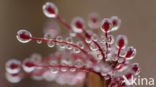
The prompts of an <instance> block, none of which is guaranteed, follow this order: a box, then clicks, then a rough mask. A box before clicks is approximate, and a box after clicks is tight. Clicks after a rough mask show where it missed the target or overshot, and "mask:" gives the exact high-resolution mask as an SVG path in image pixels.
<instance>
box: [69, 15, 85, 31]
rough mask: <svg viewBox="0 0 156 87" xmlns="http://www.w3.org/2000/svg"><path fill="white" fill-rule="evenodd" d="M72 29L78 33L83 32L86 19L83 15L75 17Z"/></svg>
mask: <svg viewBox="0 0 156 87" xmlns="http://www.w3.org/2000/svg"><path fill="white" fill-rule="evenodd" d="M71 26H72V29H73V31H74V32H76V33H81V32H82V29H84V20H83V19H82V18H81V17H75V18H74V19H73V20H72V23H71Z"/></svg>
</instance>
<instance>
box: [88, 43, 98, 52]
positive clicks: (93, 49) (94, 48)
mask: <svg viewBox="0 0 156 87" xmlns="http://www.w3.org/2000/svg"><path fill="white" fill-rule="evenodd" d="M90 49H91V50H92V51H96V50H98V47H97V46H96V45H95V44H94V42H92V43H91V44H90Z"/></svg>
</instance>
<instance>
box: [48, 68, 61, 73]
mask: <svg viewBox="0 0 156 87" xmlns="http://www.w3.org/2000/svg"><path fill="white" fill-rule="evenodd" d="M50 72H51V73H54V74H56V73H58V72H59V68H55V67H53V68H51V69H50Z"/></svg>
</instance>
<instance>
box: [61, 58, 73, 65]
mask: <svg viewBox="0 0 156 87" xmlns="http://www.w3.org/2000/svg"><path fill="white" fill-rule="evenodd" d="M61 65H72V60H70V59H62V60H61Z"/></svg>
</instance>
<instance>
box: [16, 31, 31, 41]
mask: <svg viewBox="0 0 156 87" xmlns="http://www.w3.org/2000/svg"><path fill="white" fill-rule="evenodd" d="M31 37H32V35H31V33H30V32H29V31H27V30H19V31H18V32H17V35H16V38H17V39H18V41H20V42H21V43H28V42H30V41H31Z"/></svg>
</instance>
